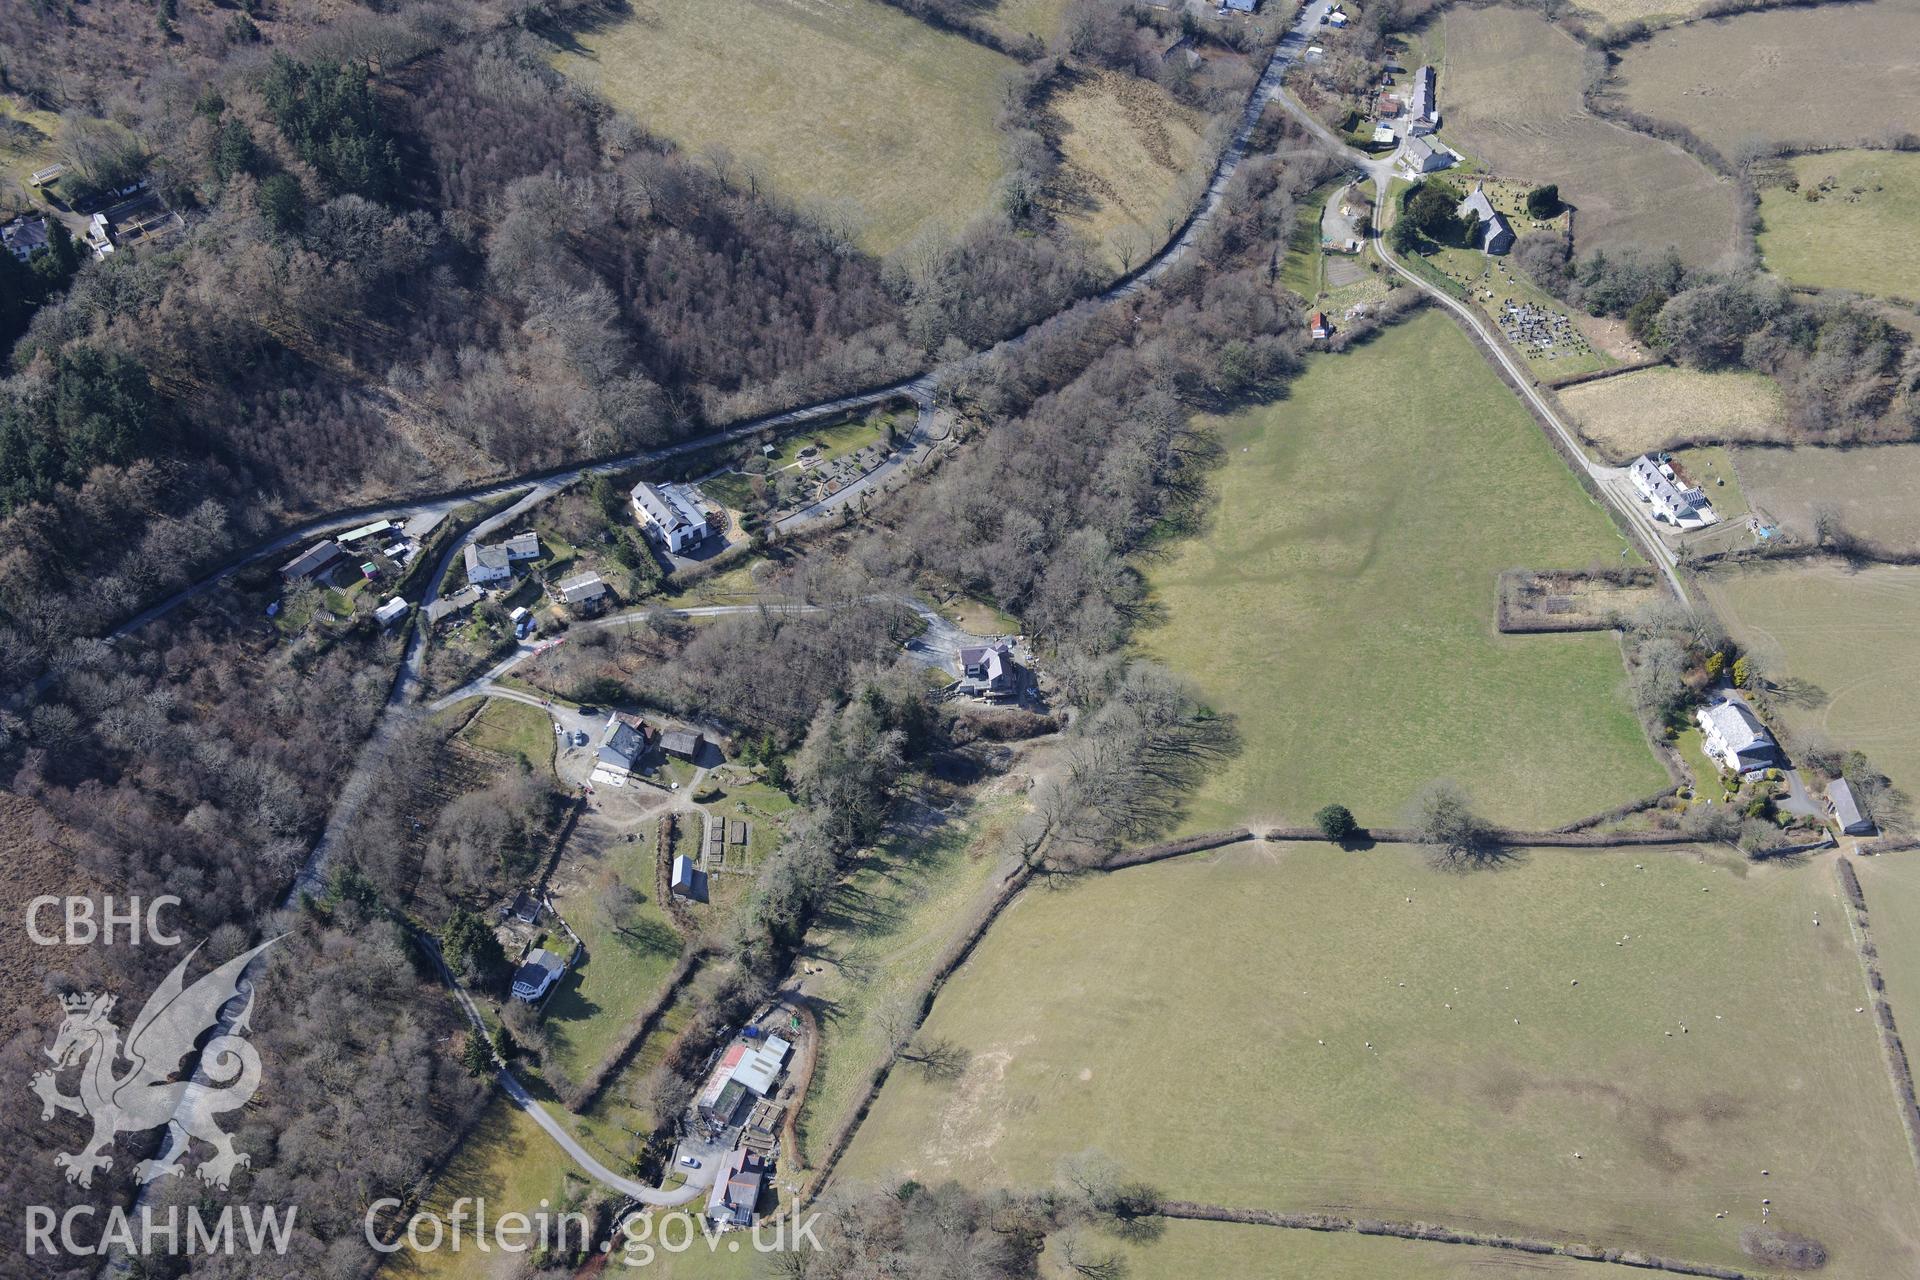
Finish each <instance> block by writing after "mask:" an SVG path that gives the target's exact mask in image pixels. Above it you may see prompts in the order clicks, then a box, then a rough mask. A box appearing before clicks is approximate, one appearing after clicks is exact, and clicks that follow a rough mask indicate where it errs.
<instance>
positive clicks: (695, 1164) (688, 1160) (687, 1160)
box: [680, 1156, 700, 1169]
mask: <svg viewBox="0 0 1920 1280" xmlns="http://www.w3.org/2000/svg"><path fill="white" fill-rule="evenodd" d="M680 1163H681V1164H683V1165H685V1166H686V1167H687V1168H689V1169H698V1168H699V1167H700V1161H699V1159H698V1158H697V1157H695V1156H681V1157H680Z"/></svg>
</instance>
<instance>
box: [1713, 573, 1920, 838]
mask: <svg viewBox="0 0 1920 1280" xmlns="http://www.w3.org/2000/svg"><path fill="white" fill-rule="evenodd" d="M1705 583H1706V588H1707V595H1708V598H1709V599H1710V600H1711V601H1712V603H1713V606H1714V608H1715V609H1716V610H1717V611H1718V613H1719V614H1720V618H1721V620H1722V621H1724V622H1725V623H1726V624H1727V626H1728V627H1729V628H1730V629H1731V630H1732V632H1733V635H1734V638H1735V639H1737V640H1739V641H1740V643H1741V644H1743V645H1745V646H1746V647H1747V648H1748V649H1750V650H1752V651H1753V654H1754V656H1755V658H1756V659H1757V660H1758V661H1759V663H1760V667H1761V669H1762V670H1763V671H1764V672H1765V673H1766V675H1767V678H1768V679H1769V680H1772V681H1775V682H1782V681H1786V682H1791V687H1792V695H1791V696H1789V697H1782V698H1780V699H1778V700H1777V701H1778V703H1779V712H1780V714H1781V715H1782V716H1783V717H1785V719H1786V722H1787V726H1788V728H1789V729H1792V730H1794V731H1796V732H1798V733H1800V734H1803V735H1807V736H1817V737H1823V738H1826V739H1828V740H1830V741H1832V742H1833V743H1835V744H1836V745H1838V746H1841V747H1848V748H1854V749H1857V750H1860V751H1864V752H1866V753H1867V756H1868V758H1869V759H1870V760H1872V761H1873V763H1874V764H1876V765H1878V766H1879V767H1880V769H1881V770H1882V771H1883V772H1885V773H1886V774H1887V776H1888V777H1890V778H1892V779H1893V781H1894V783H1895V785H1896V786H1898V787H1899V788H1901V789H1902V790H1903V791H1905V792H1906V793H1907V794H1908V795H1909V796H1910V797H1913V798H1915V799H1916V800H1920V568H1912V567H1901V566H1892V565H1876V566H1873V567H1871V568H1867V569H1861V570H1857V571H1856V570H1852V569H1848V568H1846V567H1845V566H1843V565H1840V564H1834V563H1814V564H1799V565H1794V566H1792V567H1766V568H1756V569H1750V570H1746V571H1741V572H1732V573H1722V572H1715V573H1712V574H1709V575H1708V576H1707V577H1706V579H1705Z"/></svg>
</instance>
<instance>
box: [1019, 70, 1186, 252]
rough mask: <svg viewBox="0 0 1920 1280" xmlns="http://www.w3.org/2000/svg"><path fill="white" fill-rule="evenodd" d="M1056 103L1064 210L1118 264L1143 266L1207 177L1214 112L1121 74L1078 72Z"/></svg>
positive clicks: (1052, 129) (1053, 118)
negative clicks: (1207, 136)
mask: <svg viewBox="0 0 1920 1280" xmlns="http://www.w3.org/2000/svg"><path fill="white" fill-rule="evenodd" d="M1047 105H1048V113H1049V116H1050V119H1049V120H1048V132H1049V134H1050V135H1051V136H1053V137H1055V138H1056V139H1057V140H1058V143H1059V147H1060V152H1061V158H1062V160H1063V164H1062V166H1061V172H1060V178H1059V181H1058V182H1056V184H1055V188H1056V190H1055V193H1054V197H1055V199H1056V200H1057V202H1058V204H1059V206H1060V217H1061V218H1062V220H1063V221H1065V222H1066V223H1067V225H1069V226H1071V227H1073V228H1074V229H1075V230H1077V231H1079V232H1080V233H1081V234H1082V235H1084V236H1085V237H1086V238H1087V239H1088V240H1089V241H1091V242H1092V243H1093V244H1094V245H1095V246H1096V247H1097V248H1098V249H1099V251H1100V253H1101V255H1102V257H1103V258H1104V259H1105V260H1106V262H1107V265H1108V266H1109V267H1111V268H1112V269H1114V270H1115V271H1119V270H1122V269H1124V268H1126V267H1128V266H1132V265H1135V264H1138V263H1139V262H1140V260H1141V259H1143V258H1144V257H1146V255H1147V253H1148V252H1149V251H1150V250H1151V249H1152V248H1153V247H1154V246H1156V245H1158V244H1160V243H1161V242H1162V241H1164V240H1165V239H1166V238H1167V236H1168V234H1169V226H1168V224H1169V221H1170V220H1171V221H1172V222H1174V223H1175V224H1176V225H1177V223H1178V220H1179V218H1180V216H1181V215H1182V214H1184V213H1185V211H1186V210H1187V208H1188V206H1190V205H1191V204H1192V199H1191V198H1189V194H1188V193H1189V192H1192V191H1197V189H1198V187H1199V185H1200V184H1201V183H1202V182H1204V181H1205V179H1206V171H1205V170H1204V169H1203V168H1202V166H1201V163H1200V162H1201V160H1202V158H1203V148H1202V146H1201V143H1202V130H1203V129H1204V127H1205V124H1206V121H1205V119H1204V117H1202V116H1201V114H1200V113H1199V112H1197V111H1195V110H1193V109H1192V108H1191V107H1186V106H1183V105H1181V104H1180V103H1179V102H1178V101H1176V100H1175V99H1174V98H1173V96H1172V95H1171V94H1169V93H1168V92H1167V91H1166V90H1165V89H1162V88H1161V87H1160V86H1159V85H1157V84H1154V83H1153V82H1152V81H1149V80H1142V79H1139V78H1138V77H1136V76H1127V75H1121V74H1119V73H1117V72H1113V71H1102V72H1097V73H1094V74H1089V75H1082V76H1079V77H1076V78H1075V79H1074V80H1073V82H1072V83H1071V85H1070V87H1069V88H1067V89H1066V90H1065V91H1064V92H1061V93H1057V94H1055V95H1054V96H1053V97H1052V99H1051V100H1050V101H1049V102H1048V104H1047Z"/></svg>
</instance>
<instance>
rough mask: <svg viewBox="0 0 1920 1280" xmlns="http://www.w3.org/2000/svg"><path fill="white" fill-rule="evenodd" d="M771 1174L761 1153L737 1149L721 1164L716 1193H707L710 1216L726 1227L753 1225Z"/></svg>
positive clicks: (715, 1178) (714, 1186)
mask: <svg viewBox="0 0 1920 1280" xmlns="http://www.w3.org/2000/svg"><path fill="white" fill-rule="evenodd" d="M772 1171H773V1169H772V1166H771V1165H770V1164H769V1163H768V1162H767V1160H766V1158H765V1157H764V1156H762V1155H761V1154H760V1153H759V1152H757V1151H752V1150H749V1149H748V1148H746V1147H735V1148H734V1149H733V1151H732V1152H730V1153H729V1154H728V1155H727V1158H726V1159H725V1160H724V1161H722V1162H721V1165H720V1169H719V1172H718V1174H717V1175H716V1176H715V1177H714V1180H713V1190H712V1191H710V1192H709V1193H708V1194H707V1217H709V1218H711V1219H713V1221H714V1222H716V1223H718V1224H720V1225H721V1226H723V1227H746V1226H752V1225H753V1215H754V1213H755V1211H756V1210H757V1209H758V1208H759V1205H760V1195H761V1193H762V1192H763V1191H764V1190H765V1189H766V1185H767V1177H768V1175H769V1174H770V1173H771V1172H772Z"/></svg>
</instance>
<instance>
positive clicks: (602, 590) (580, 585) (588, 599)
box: [554, 570, 610, 615]
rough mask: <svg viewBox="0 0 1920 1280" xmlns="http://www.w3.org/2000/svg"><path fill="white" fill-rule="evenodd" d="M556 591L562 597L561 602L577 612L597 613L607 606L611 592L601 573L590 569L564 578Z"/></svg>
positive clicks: (556, 587) (555, 588)
mask: <svg viewBox="0 0 1920 1280" xmlns="http://www.w3.org/2000/svg"><path fill="white" fill-rule="evenodd" d="M554 591H555V593H556V594H558V595H559V597H560V603H561V604H564V605H566V606H567V608H569V609H571V610H573V611H574V612H575V613H577V614H585V615H590V614H595V613H599V612H600V611H601V610H602V609H604V608H606V607H607V600H608V597H609V594H610V593H609V592H608V590H607V584H606V583H605V582H602V581H601V580H600V575H599V574H597V573H594V572H592V571H591V570H589V571H588V572H586V573H576V574H574V575H573V576H572V577H571V578H563V579H562V580H561V581H560V582H559V583H558V584H557V585H556V586H555V587H554Z"/></svg>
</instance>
